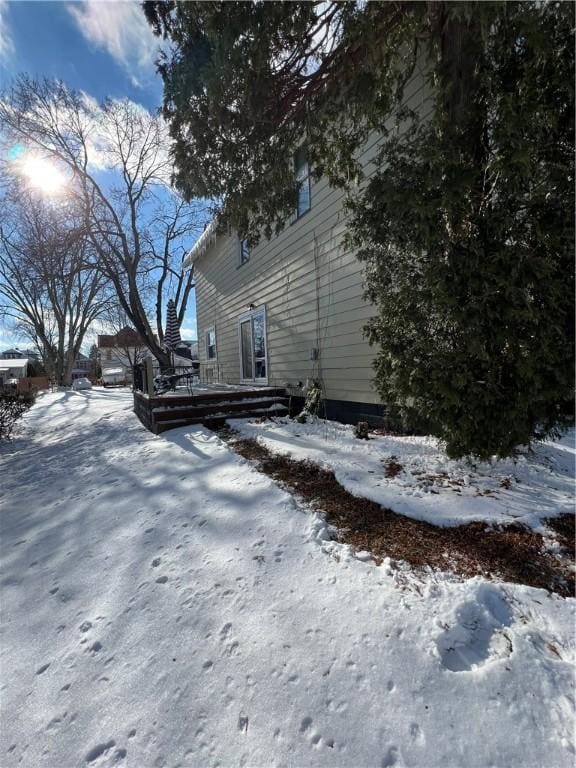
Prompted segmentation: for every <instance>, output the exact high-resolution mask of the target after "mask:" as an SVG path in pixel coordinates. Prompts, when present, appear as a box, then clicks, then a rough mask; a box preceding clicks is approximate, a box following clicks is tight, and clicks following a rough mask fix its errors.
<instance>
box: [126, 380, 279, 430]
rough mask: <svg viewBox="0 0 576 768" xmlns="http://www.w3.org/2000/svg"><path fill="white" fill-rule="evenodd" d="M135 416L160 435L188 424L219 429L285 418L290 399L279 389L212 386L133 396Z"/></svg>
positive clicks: (137, 393)
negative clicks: (228, 423)
mask: <svg viewBox="0 0 576 768" xmlns="http://www.w3.org/2000/svg"><path fill="white" fill-rule="evenodd" d="M134 412H135V414H136V415H137V416H138V418H139V419H140V421H141V422H142V424H144V426H145V427H147V429H149V430H150V431H151V432H154V434H156V435H157V434H160V432H165V431H166V430H167V429H174V428H175V427H183V426H186V425H188V424H203V425H205V426H207V427H217V426H221V425H222V424H224V422H225V421H226V419H229V418H237V419H240V418H247V417H255V416H284V415H286V414H287V413H288V397H287V394H286V390H285V389H283V388H280V387H248V386H243V385H226V384H212V385H203V386H201V387H198V388H194V389H193V392H192V394H189V393H187V392H186V390H183V391H181V390H177V391H176V392H170V393H167V394H165V395H158V396H155V397H148V395H145V394H143V393H142V392H134Z"/></svg>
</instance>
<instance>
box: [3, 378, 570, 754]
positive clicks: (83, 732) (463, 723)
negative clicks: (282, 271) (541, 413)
mask: <svg viewBox="0 0 576 768" xmlns="http://www.w3.org/2000/svg"><path fill="white" fill-rule="evenodd" d="M131 409H132V397H131V395H130V393H127V392H123V391H119V390H112V391H110V390H103V389H100V388H93V389H92V390H90V391H81V392H70V391H68V392H55V393H52V394H46V395H44V396H43V397H41V398H40V399H39V401H38V402H37V404H36V405H35V406H34V407H33V408H32V409H31V410H30V411H29V412H28V413H27V414H26V416H25V417H24V419H23V422H22V425H21V430H20V432H19V435H18V436H17V438H16V439H15V440H14V441H13V442H11V443H5V444H3V445H2V446H1V447H0V477H2V484H1V487H0V512H1V515H0V521H1V569H0V584H1V589H2V626H1V629H2V635H1V641H0V647H1V650H2V656H3V663H2V681H1V683H2V685H1V696H2V699H1V703H2V706H1V709H0V718H1V727H0V765H2V768H10V767H11V766H17V765H19V766H24V767H26V766H27V767H29V768H43V767H44V768H56V767H57V768H76V767H77V766H89V767H90V768H91V767H94V768H103V767H104V766H126V768H132V767H134V768H149V767H150V768H162V767H163V766H166V768H168V767H169V768H177V767H178V766H180V767H182V768H183V767H184V766H190V767H191V768H197V767H198V766H202V768H204V766H223V767H227V766H266V767H267V768H268V767H269V766H286V767H288V766H292V767H293V766H311V767H314V768H315V767H316V766H318V767H320V766H326V768H328V766H329V767H330V768H334V767H338V766H342V767H346V768H348V767H351V766H354V767H356V766H362V767H364V768H367V767H371V766H374V768H383V767H384V766H386V767H390V766H398V768H401V767H402V766H425V767H426V768H440V766H442V768H449V767H451V766H458V767H459V766H467V767H468V766H470V767H472V766H478V767H480V766H482V767H487V766H506V767H507V768H508V767H515V766H518V768H520V766H521V767H522V768H528V767H529V766H534V767H535V766H538V768H564V766H572V765H573V760H574V745H573V719H572V718H573V714H572V713H573V707H572V705H573V698H572V695H573V694H572V678H573V672H572V665H573V662H574V657H575V642H574V635H573V613H574V611H573V609H574V601H573V600H564V599H561V598H559V597H557V596H553V595H549V594H548V593H546V592H544V591H542V590H536V589H532V588H528V587H522V586H514V585H510V584H492V583H489V582H487V581H485V580H482V579H480V578H476V579H472V580H467V581H460V580H457V579H455V578H453V577H448V576H442V575H438V574H436V575H430V576H428V577H424V576H419V577H417V576H416V575H415V574H414V573H412V572H411V571H409V570H407V569H405V568H403V567H400V566H398V565H396V564H394V563H393V562H391V561H390V560H389V559H386V560H385V561H384V563H383V564H382V566H380V567H377V566H375V565H374V563H373V562H370V561H367V560H365V559H364V557H363V556H362V553H358V555H359V556H360V559H358V555H356V556H355V555H354V553H353V552H352V551H351V550H350V549H349V548H348V547H346V546H344V545H341V544H338V543H336V542H334V541H331V540H330V531H329V530H328V528H327V527H326V525H325V524H324V523H323V521H322V520H321V518H320V517H318V515H316V514H313V513H311V512H310V511H309V510H307V509H305V508H302V507H300V506H298V504H297V502H296V501H295V500H294V499H293V498H292V497H291V496H289V495H288V494H287V493H285V492H284V491H282V490H281V489H279V488H278V487H277V486H275V485H274V484H273V483H272V481H271V480H270V479H269V478H267V477H266V476H264V475H262V474H260V473H258V472H257V471H255V470H254V469H253V468H252V467H251V466H250V465H249V464H248V463H247V462H245V461H244V460H242V459H240V458H239V457H238V456H236V455H235V454H233V453H232V452H231V451H230V450H229V448H228V447H227V446H226V445H225V444H224V443H222V442H221V441H220V440H219V438H218V437H217V436H216V435H214V434H212V433H211V432H209V431H207V430H206V429H204V428H197V427H183V428H180V429H177V430H173V431H171V432H167V433H164V434H163V435H160V436H155V435H152V434H151V433H149V432H147V431H146V430H145V429H144V427H142V425H141V424H140V423H139V422H138V420H137V419H136V417H135V416H134V414H133V413H132V410H131ZM278 428H280V427H278ZM317 445H319V444H317ZM368 445H369V446H370V444H368ZM318 450H319V447H318ZM407 455H408V454H407ZM363 458H364V459H365V460H366V461H368V460H372V458H371V457H370V455H369V454H367V455H366V456H364V457H363ZM526 471H528V470H526ZM472 481H473V482H474V481H475V480H474V476H473V477H472ZM486 482H488V480H486Z"/></svg>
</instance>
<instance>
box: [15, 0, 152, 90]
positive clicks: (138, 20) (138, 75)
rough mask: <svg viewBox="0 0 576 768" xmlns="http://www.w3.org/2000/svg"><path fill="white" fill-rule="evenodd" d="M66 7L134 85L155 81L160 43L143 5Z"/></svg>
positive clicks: (127, 0)
mask: <svg viewBox="0 0 576 768" xmlns="http://www.w3.org/2000/svg"><path fill="white" fill-rule="evenodd" d="M4 1H5V0H0V2H4ZM66 7H67V9H68V12H69V13H70V14H71V16H72V17H73V18H74V20H75V22H76V24H77V25H78V28H79V29H80V31H81V32H82V34H83V35H84V37H85V38H86V39H87V40H88V41H89V42H91V43H92V44H93V45H96V46H98V47H99V48H104V49H105V50H106V51H108V53H109V54H110V55H111V56H112V57H113V58H114V59H115V60H116V61H117V62H118V63H119V64H121V65H122V66H123V67H124V68H125V69H126V70H127V72H128V74H129V76H130V80H131V81H132V83H133V85H135V86H137V87H141V86H142V81H143V80H144V81H146V80H149V79H150V78H151V77H153V75H154V61H155V59H156V57H157V53H158V48H159V40H158V38H156V37H155V36H154V34H153V32H152V29H151V27H150V26H149V24H148V22H147V21H146V18H145V17H144V12H143V10H142V6H141V4H140V2H137V1H136V0H122V1H120V0H116V2H104V1H103V0H81V2H76V3H69V4H68V5H67V6H66Z"/></svg>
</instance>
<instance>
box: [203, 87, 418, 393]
mask: <svg viewBox="0 0 576 768" xmlns="http://www.w3.org/2000/svg"><path fill="white" fill-rule="evenodd" d="M406 95H407V96H406V98H407V102H408V103H409V105H410V106H411V107H412V108H414V109H419V110H421V111H422V112H423V113H425V112H426V111H427V109H428V108H429V106H427V104H428V105H429V92H428V91H427V89H426V87H425V86H424V79H423V77H422V75H421V73H418V74H417V75H416V76H415V77H414V78H413V79H412V81H411V83H410V84H409V86H408V87H407V89H406ZM378 142H379V137H378V136H377V135H374V136H372V137H371V139H370V140H369V141H368V142H367V144H366V147H365V148H364V150H363V151H362V153H361V155H360V160H361V162H362V165H363V167H364V170H365V173H366V176H367V177H368V178H369V177H370V175H371V174H372V173H373V172H374V169H375V165H374V163H373V160H374V158H375V156H376V153H377V151H378ZM311 192H312V194H311V200H312V207H311V209H310V211H308V212H307V213H306V214H304V215H303V216H302V217H301V218H300V219H297V220H295V221H293V222H292V223H290V224H289V225H287V226H286V228H285V229H284V230H283V231H282V232H281V233H280V234H279V235H278V236H276V237H273V238H272V239H271V240H269V241H265V240H263V241H261V242H260V243H259V244H258V245H257V246H255V247H254V248H253V249H252V252H251V254H250V260H249V261H248V262H247V263H245V264H243V265H242V266H239V254H238V239H237V237H235V236H219V237H218V238H217V239H216V241H215V242H214V243H213V244H212V245H211V246H210V247H209V248H208V249H207V251H206V252H205V253H204V255H203V256H201V257H200V258H198V259H197V261H196V263H195V276H196V307H197V323H198V338H199V357H200V360H201V361H206V347H205V332H206V330H207V329H208V328H210V327H212V326H214V327H215V328H216V349H217V362H218V365H219V366H220V370H221V373H222V375H223V377H224V379H225V380H226V381H229V382H238V381H240V354H239V336H238V320H239V318H240V316H241V315H243V314H245V313H246V312H247V311H248V307H249V305H250V304H254V305H255V306H256V307H260V306H261V305H265V307H266V326H267V344H268V383H269V384H272V385H279V386H285V385H287V384H291V385H295V384H296V382H297V381H302V382H305V381H306V379H308V378H310V379H312V378H314V379H320V380H321V382H322V385H323V387H324V392H325V396H326V397H327V398H329V399H334V400H347V401H354V402H365V403H377V402H379V398H378V395H377V394H376V392H375V391H374V389H373V386H372V378H373V369H372V360H373V359H374V355H375V350H374V349H373V348H371V347H370V346H369V345H368V342H367V341H366V339H365V338H364V336H363V327H364V325H365V324H366V322H367V321H368V320H369V319H370V317H372V316H373V314H374V308H373V307H371V306H370V305H369V304H368V303H366V301H365V300H364V298H363V295H364V276H363V265H362V264H361V263H360V262H359V261H358V259H357V258H356V256H355V254H354V253H353V252H351V251H349V250H346V249H345V247H344V245H343V235H344V232H345V226H346V217H345V213H344V209H343V199H344V195H343V193H342V191H340V190H336V189H332V188H331V187H330V186H329V184H328V182H327V181H326V180H325V179H321V180H320V182H318V183H312V190H311ZM313 349H318V350H319V359H318V360H312V359H310V358H311V351H312V350H313Z"/></svg>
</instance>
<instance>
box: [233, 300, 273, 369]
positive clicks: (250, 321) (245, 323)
mask: <svg viewBox="0 0 576 768" xmlns="http://www.w3.org/2000/svg"><path fill="white" fill-rule="evenodd" d="M239 335H240V378H241V380H242V381H244V382H255V383H259V384H266V383H267V381H268V360H267V348H266V310H265V308H264V307H260V308H258V309H255V310H253V311H252V312H249V313H247V314H246V315H242V317H241V318H240V321H239Z"/></svg>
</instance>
